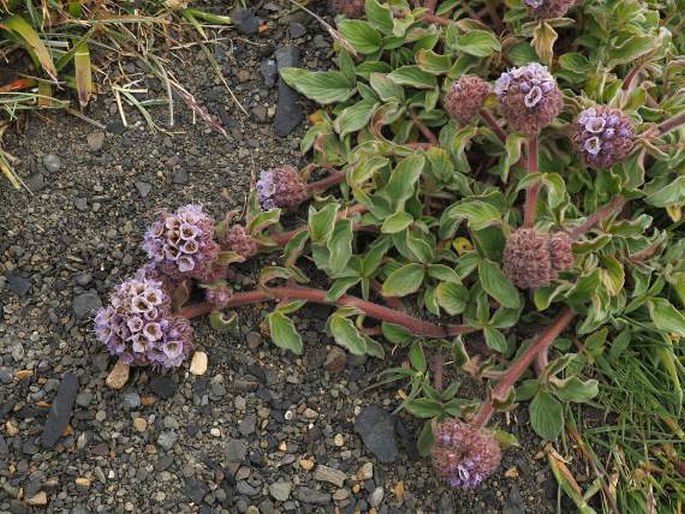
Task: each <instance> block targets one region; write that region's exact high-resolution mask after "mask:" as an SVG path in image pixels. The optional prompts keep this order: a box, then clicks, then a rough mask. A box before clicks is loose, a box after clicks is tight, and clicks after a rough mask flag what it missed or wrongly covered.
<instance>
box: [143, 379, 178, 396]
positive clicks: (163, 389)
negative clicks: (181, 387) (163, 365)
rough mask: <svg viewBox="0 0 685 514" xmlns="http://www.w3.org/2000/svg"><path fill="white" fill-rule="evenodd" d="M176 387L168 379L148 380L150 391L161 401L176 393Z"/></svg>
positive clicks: (174, 383)
mask: <svg viewBox="0 0 685 514" xmlns="http://www.w3.org/2000/svg"><path fill="white" fill-rule="evenodd" d="M177 387H178V385H177V384H176V382H174V381H173V380H172V379H171V378H170V377H167V376H163V377H155V378H153V379H152V380H150V389H152V392H153V393H155V394H156V395H157V396H159V397H160V398H161V399H162V400H166V399H167V398H171V397H172V396H173V395H174V393H175V392H176V388H177Z"/></svg>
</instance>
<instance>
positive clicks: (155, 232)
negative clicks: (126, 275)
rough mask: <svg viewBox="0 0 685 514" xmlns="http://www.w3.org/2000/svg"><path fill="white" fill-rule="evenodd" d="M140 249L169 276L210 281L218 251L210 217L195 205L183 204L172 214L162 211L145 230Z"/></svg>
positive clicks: (212, 221)
mask: <svg viewBox="0 0 685 514" xmlns="http://www.w3.org/2000/svg"><path fill="white" fill-rule="evenodd" d="M143 249H144V250H145V251H146V252H147V254H148V257H150V258H151V259H152V261H153V262H154V263H156V264H157V265H158V266H159V267H160V269H161V271H162V272H163V273H166V274H167V275H169V276H171V277H174V278H179V277H182V276H185V277H191V278H196V279H198V280H201V281H211V279H212V278H213V276H214V275H215V272H216V266H215V264H216V258H217V255H218V253H219V245H218V244H217V243H216V242H215V241H214V220H213V219H212V217H211V216H209V215H207V214H205V213H204V212H203V211H202V207H200V206H199V205H185V206H183V207H181V208H180V209H178V210H177V211H176V212H175V213H168V212H166V211H163V212H162V213H160V215H159V219H158V220H157V221H155V222H154V223H153V224H152V226H151V227H150V229H148V231H147V232H146V233H145V240H144V242H143Z"/></svg>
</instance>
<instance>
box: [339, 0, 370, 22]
mask: <svg viewBox="0 0 685 514" xmlns="http://www.w3.org/2000/svg"><path fill="white" fill-rule="evenodd" d="M364 3H365V2H364V0H331V9H332V10H333V12H334V13H336V14H344V15H345V16H347V17H348V18H361V17H362V16H364Z"/></svg>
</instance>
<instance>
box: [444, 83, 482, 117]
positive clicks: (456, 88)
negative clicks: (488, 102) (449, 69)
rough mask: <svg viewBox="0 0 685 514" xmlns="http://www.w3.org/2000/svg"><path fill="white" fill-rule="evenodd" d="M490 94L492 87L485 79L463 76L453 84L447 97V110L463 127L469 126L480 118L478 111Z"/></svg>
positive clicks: (445, 102) (445, 103)
mask: <svg viewBox="0 0 685 514" xmlns="http://www.w3.org/2000/svg"><path fill="white" fill-rule="evenodd" d="M489 93H490V85H489V84H488V83H487V82H485V81H484V80H483V79H481V78H480V77H475V76H473V75H463V76H462V77H461V78H460V79H459V80H457V81H456V82H454V83H453V84H452V86H451V87H450V90H449V91H448V92H447V95H445V101H444V106H445V110H446V111H447V113H448V114H449V115H450V116H451V117H452V118H454V119H455V120H457V121H458V122H459V123H461V124H462V125H468V124H469V123H471V122H472V121H473V120H474V119H475V118H476V116H478V111H480V108H481V107H482V106H483V102H484V101H485V97H486V96H488V94H489Z"/></svg>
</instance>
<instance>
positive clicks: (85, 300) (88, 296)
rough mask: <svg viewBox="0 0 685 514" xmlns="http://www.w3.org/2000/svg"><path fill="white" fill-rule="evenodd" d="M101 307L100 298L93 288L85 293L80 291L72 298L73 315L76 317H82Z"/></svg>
mask: <svg viewBox="0 0 685 514" xmlns="http://www.w3.org/2000/svg"><path fill="white" fill-rule="evenodd" d="M101 307H102V300H100V296H99V295H98V294H97V292H96V291H95V289H91V290H90V291H88V292H87V293H82V294H80V295H78V296H77V297H76V298H74V303H73V308H74V315H75V316H76V317H77V318H78V319H83V318H85V317H87V316H89V315H91V314H92V313H93V312H95V311H96V310H98V309H99V308H101Z"/></svg>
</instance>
